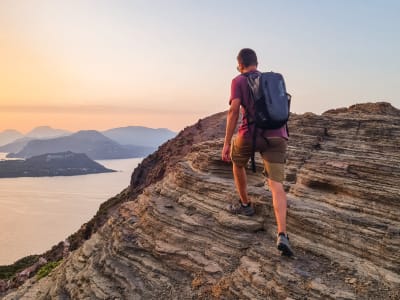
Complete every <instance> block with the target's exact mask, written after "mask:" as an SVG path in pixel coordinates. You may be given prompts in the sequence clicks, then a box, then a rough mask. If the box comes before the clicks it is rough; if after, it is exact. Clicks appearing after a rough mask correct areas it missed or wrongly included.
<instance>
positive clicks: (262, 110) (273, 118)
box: [243, 72, 292, 172]
mask: <svg viewBox="0 0 400 300" xmlns="http://www.w3.org/2000/svg"><path fill="white" fill-rule="evenodd" d="M243 75H244V76H246V77H247V83H248V85H249V88H250V94H251V98H252V99H253V101H254V109H255V113H254V120H247V121H248V124H249V125H250V124H253V123H254V124H255V126H256V128H261V129H278V128H281V127H282V126H284V125H286V131H287V133H288V135H289V129H288V127H287V122H288V120H289V115H290V101H291V98H292V96H291V95H290V94H288V93H287V92H286V86H285V80H284V79H283V76H282V75H281V74H279V73H274V72H265V73H259V72H254V73H246V74H243ZM266 141H267V142H268V140H266ZM255 145H256V130H254V134H253V151H252V155H251V164H252V169H253V172H255V171H256V165H255V161H254V154H255Z"/></svg>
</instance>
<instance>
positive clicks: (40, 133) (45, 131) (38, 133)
mask: <svg viewBox="0 0 400 300" xmlns="http://www.w3.org/2000/svg"><path fill="white" fill-rule="evenodd" d="M70 134H71V132H70V131H67V130H64V129H54V128H51V127H50V126H39V127H36V128H34V129H32V130H31V131H29V132H28V133H27V134H26V135H25V136H26V137H31V138H37V139H47V138H55V137H60V136H65V135H70Z"/></svg>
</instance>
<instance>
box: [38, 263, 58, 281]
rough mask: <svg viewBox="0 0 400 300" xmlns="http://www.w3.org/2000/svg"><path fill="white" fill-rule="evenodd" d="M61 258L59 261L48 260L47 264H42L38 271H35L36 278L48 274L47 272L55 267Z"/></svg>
mask: <svg viewBox="0 0 400 300" xmlns="http://www.w3.org/2000/svg"><path fill="white" fill-rule="evenodd" d="M61 261H62V259H61V260H59V261H50V262H48V263H47V264H45V265H44V266H42V267H41V268H40V269H39V271H38V272H37V274H36V276H37V278H38V279H41V278H43V277H46V276H47V275H49V273H50V272H51V271H52V270H53V269H54V268H55V267H57V266H58V265H59V264H60V263H61Z"/></svg>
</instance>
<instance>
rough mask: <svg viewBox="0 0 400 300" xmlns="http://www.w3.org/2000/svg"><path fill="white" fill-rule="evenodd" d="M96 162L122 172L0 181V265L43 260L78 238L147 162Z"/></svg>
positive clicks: (3, 179) (116, 160) (2, 157)
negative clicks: (103, 205) (36, 257)
mask: <svg viewBox="0 0 400 300" xmlns="http://www.w3.org/2000/svg"><path fill="white" fill-rule="evenodd" d="M5 156H6V153H0V159H5ZM96 161H97V162H98V163H100V164H102V165H103V166H105V167H107V168H109V169H113V170H116V171H118V172H113V173H100V174H89V175H78V176H57V177H20V178H0V265H8V264H12V263H14V262H15V261H16V260H18V259H20V258H22V257H25V256H27V255H31V254H41V253H43V252H45V251H47V250H49V249H50V248H51V247H52V246H53V245H56V244H57V243H59V242H60V241H63V240H65V239H66V238H67V237H68V236H69V235H70V234H72V233H74V232H76V231H77V230H78V229H79V228H80V226H81V225H82V224H83V223H85V222H87V221H89V220H90V219H91V218H92V217H93V216H94V215H95V214H96V212H97V210H98V208H99V205H100V204H101V203H103V202H104V201H106V200H107V199H109V198H111V197H113V196H115V195H116V194H118V193H119V192H121V191H122V190H123V189H124V188H126V187H127V186H128V185H129V182H130V176H131V174H132V172H133V170H134V169H135V168H136V166H137V165H138V164H139V163H140V162H141V161H142V158H130V159H113V160H96Z"/></svg>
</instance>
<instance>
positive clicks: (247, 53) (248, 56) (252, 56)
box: [237, 48, 258, 73]
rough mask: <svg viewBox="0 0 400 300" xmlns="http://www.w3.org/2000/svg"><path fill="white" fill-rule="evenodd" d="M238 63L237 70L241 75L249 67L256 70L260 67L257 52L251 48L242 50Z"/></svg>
mask: <svg viewBox="0 0 400 300" xmlns="http://www.w3.org/2000/svg"><path fill="white" fill-rule="evenodd" d="M237 61H238V68H237V69H238V71H239V72H241V73H242V72H243V71H244V70H245V69H249V67H250V68H254V69H256V68H257V65H258V61H257V55H256V52H255V51H254V50H253V49H250V48H243V49H242V50H240V51H239V54H238V56H237Z"/></svg>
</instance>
